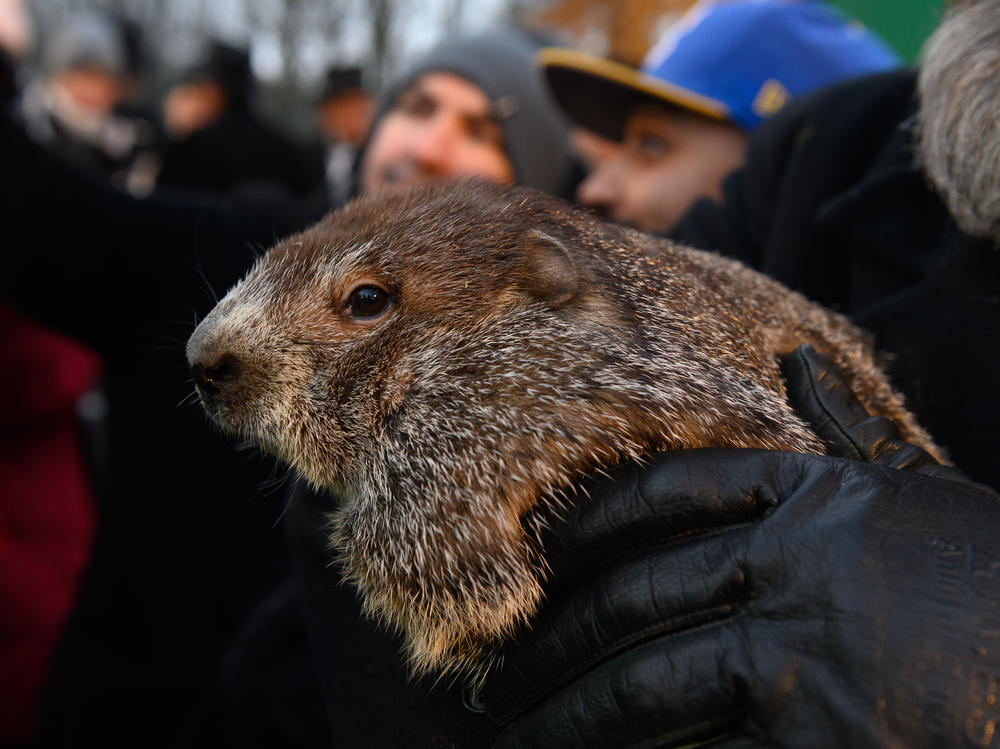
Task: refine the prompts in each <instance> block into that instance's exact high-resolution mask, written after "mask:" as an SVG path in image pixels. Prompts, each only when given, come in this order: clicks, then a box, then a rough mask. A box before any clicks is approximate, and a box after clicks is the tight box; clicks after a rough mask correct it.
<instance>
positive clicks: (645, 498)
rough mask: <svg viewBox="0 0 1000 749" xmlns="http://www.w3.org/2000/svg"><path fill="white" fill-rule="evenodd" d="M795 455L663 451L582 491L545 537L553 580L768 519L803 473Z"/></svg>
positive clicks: (623, 467) (621, 468) (625, 466)
mask: <svg viewBox="0 0 1000 749" xmlns="http://www.w3.org/2000/svg"><path fill="white" fill-rule="evenodd" d="M790 456H791V457H792V458H794V457H795V456H794V455H792V454H790V453H779V452H771V451H764V450H722V449H699V450H683V451H679V452H673V453H662V454H660V455H657V456H654V457H653V458H652V459H651V463H650V465H648V466H640V465H638V464H636V463H634V462H630V463H625V464H622V465H621V466H618V467H616V468H615V469H613V470H612V472H611V473H610V474H609V475H608V476H605V477H602V478H598V479H593V480H590V481H588V482H586V483H584V484H583V485H582V488H583V490H584V491H585V492H586V493H587V494H588V495H589V497H584V498H581V499H580V501H579V502H578V503H577V505H576V507H574V509H573V510H572V511H571V512H570V513H569V514H568V515H567V517H566V518H564V519H563V520H562V521H560V522H559V523H556V524H554V525H553V526H552V528H551V529H550V531H549V532H548V533H547V534H546V536H545V538H544V545H545V553H546V559H547V561H548V563H549V565H550V567H551V569H552V571H553V577H555V578H558V579H560V580H563V581H571V580H573V579H575V578H583V577H587V576H589V575H591V574H592V573H593V570H594V568H595V567H597V566H600V565H603V564H604V563H606V562H607V561H608V560H610V559H613V558H615V557H616V556H619V555H622V554H626V553H630V552H631V551H632V550H634V549H638V548H643V547H645V546H649V545H653V544H663V543H669V542H671V541H673V540H677V539H681V538H687V537H692V536H697V535H700V534H704V533H713V532H717V531H719V530H721V529H724V528H728V527H734V526H740V525H744V524H746V523H750V522H752V521H753V520H756V519H758V518H760V517H762V516H763V515H764V514H765V513H767V512H768V511H769V510H771V509H772V508H773V507H775V506H776V505H777V504H778V502H779V500H780V498H781V496H782V495H783V493H784V492H785V491H786V487H790V486H794V485H795V483H796V482H797V481H798V480H799V478H798V477H799V476H800V474H801V470H800V468H799V467H798V466H797V465H796V464H795V462H794V460H790V459H789V457H790Z"/></svg>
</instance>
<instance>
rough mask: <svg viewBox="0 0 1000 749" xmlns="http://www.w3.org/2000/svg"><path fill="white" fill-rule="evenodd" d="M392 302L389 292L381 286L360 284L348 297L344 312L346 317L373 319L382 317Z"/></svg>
mask: <svg viewBox="0 0 1000 749" xmlns="http://www.w3.org/2000/svg"><path fill="white" fill-rule="evenodd" d="M391 302H392V297H391V296H390V295H389V292H388V291H386V290H385V289H383V288H382V287H381V286H376V285H374V284H365V285H364V286H358V287H357V288H356V289H354V291H352V292H351V293H350V295H349V296H348V297H347V304H346V305H345V307H344V311H343V314H344V315H345V316H346V317H354V318H360V319H368V320H372V319H375V318H378V317H381V315H382V314H383V313H384V312H385V311H386V310H387V309H388V308H389V306H390V305H391Z"/></svg>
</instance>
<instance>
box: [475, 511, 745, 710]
mask: <svg viewBox="0 0 1000 749" xmlns="http://www.w3.org/2000/svg"><path fill="white" fill-rule="evenodd" d="M743 531H745V529H741V530H740V531H734V532H732V533H727V534H723V535H719V536H716V537H713V538H709V539H707V540H701V541H699V542H698V543H697V544H691V543H684V542H681V543H680V544H679V545H675V546H672V547H671V548H669V549H668V550H667V556H666V557H663V556H662V555H661V554H659V553H658V552H657V550H651V551H646V552H643V553H641V554H639V555H637V556H634V557H631V558H628V559H625V560H622V561H620V562H619V563H617V564H615V565H613V566H610V567H609V568H607V569H605V570H603V571H602V572H601V573H599V574H598V575H597V576H596V577H595V578H593V579H591V580H588V581H587V582H586V584H584V585H580V586H576V587H574V588H573V589H571V590H567V591H566V592H565V593H564V594H562V595H558V596H553V597H552V598H551V599H550V602H549V604H548V605H547V606H546V607H545V609H543V611H542V613H541V614H540V615H539V617H538V619H537V620H536V621H535V623H534V626H533V628H532V632H530V633H527V634H526V635H525V636H523V637H520V638H518V640H517V641H513V642H511V643H510V644H508V645H507V646H506V648H505V650H504V653H503V665H502V667H501V668H500V669H498V670H497V672H495V674H494V676H493V678H492V680H491V682H490V684H489V688H488V691H487V700H488V702H489V703H490V704H491V709H492V711H493V712H494V713H496V714H515V713H521V712H524V711H525V710H526V709H527V708H528V706H529V705H531V704H532V703H534V702H536V701H538V700H539V699H541V698H542V696H543V695H545V694H548V693H552V692H554V691H557V690H558V689H560V688H561V687H562V686H563V685H564V684H565V683H567V682H570V681H572V680H574V679H576V678H578V677H579V676H580V675H581V674H583V673H585V672H587V671H589V670H591V669H594V668H596V667H598V666H599V665H600V664H602V663H604V662H606V661H608V660H610V659H612V658H614V657H616V656H617V655H618V654H619V653H622V652H623V651H626V650H628V649H630V648H634V647H636V646H637V645H638V644H640V643H642V642H644V641H647V640H652V639H657V638H662V637H664V636H665V635H668V634H671V633H677V632H682V631H685V630H690V629H694V628H697V627H700V626H704V625H705V624H707V623H709V622H712V621H717V620H720V619H724V618H727V617H729V616H732V615H733V612H734V611H735V610H737V609H738V608H739V607H741V606H742V605H743V603H744V602H745V601H746V600H747V598H748V596H749V595H750V591H749V590H748V579H749V578H748V576H747V574H746V573H745V569H746V564H745V562H743V561H742V559H743V556H742V552H741V551H740V549H741V548H742V547H743V546H744V545H745V544H744V536H745V535H746V534H745V532H743ZM754 577H756V576H754ZM564 590H565V589H564Z"/></svg>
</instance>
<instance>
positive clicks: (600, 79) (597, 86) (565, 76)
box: [536, 47, 729, 141]
mask: <svg viewBox="0 0 1000 749" xmlns="http://www.w3.org/2000/svg"><path fill="white" fill-rule="evenodd" d="M536 61H537V63H538V65H539V67H541V69H542V72H543V73H544V75H545V78H546V80H547V82H548V84H549V89H550V90H551V91H552V94H553V96H554V97H555V99H556V101H557V102H558V103H559V106H561V107H562V108H563V111H565V112H566V114H567V115H568V116H569V118H570V120H572V121H573V122H574V123H575V124H577V125H579V126H580V127H583V128H586V129H587V130H592V131H593V132H595V133H597V134H598V135H601V136H603V137H605V138H610V139H611V140H619V141H620V140H621V139H622V131H623V129H624V125H625V119H626V118H627V117H628V115H629V112H630V111H631V110H632V108H633V107H634V106H635V105H636V104H637V103H640V102H642V101H643V100H646V101H648V100H653V101H655V102H661V103H666V104H670V105H672V106H675V107H680V108H682V109H687V110H690V111H692V112H696V113H697V114H701V115H704V116H706V117H710V118H712V119H715V120H728V119H729V107H727V106H726V105H725V104H724V103H722V102H721V101H718V100H716V99H712V98H710V97H707V96H702V95H701V94H698V93H696V92H694V91H689V90H688V89H685V88H682V87H681V86H675V85H673V84H671V83H668V82H666V81H663V80H660V79H659V78H655V77H653V76H651V75H647V74H645V73H643V72H641V71H639V70H636V69H635V68H632V67H629V66H628V65H623V64H621V63H618V62H613V61H612V60H605V59H604V58H601V57H595V56H593V55H588V54H586V53H584V52H578V51H576V50H573V49H565V48H562V47H545V48H543V49H541V50H539V51H538V53H537V55H536Z"/></svg>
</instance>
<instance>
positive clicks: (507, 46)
mask: <svg viewBox="0 0 1000 749" xmlns="http://www.w3.org/2000/svg"><path fill="white" fill-rule="evenodd" d="M541 46H542V45H541V43H540V42H539V41H536V40H535V39H533V38H532V37H531V36H529V35H528V34H526V33H525V32H523V31H520V30H518V29H513V28H505V29H500V30H495V31H488V32H485V33H482V34H476V35H471V36H457V37H453V38H451V39H447V40H445V41H444V42H442V43H441V44H439V45H438V46H436V47H434V48H433V49H432V50H431V51H430V52H428V54H427V55H426V56H425V57H423V58H421V59H420V60H418V61H417V63H416V65H414V66H413V67H412V68H410V69H409V70H408V71H407V72H406V75H405V76H404V77H403V78H402V79H400V80H398V81H396V83H395V84H393V85H392V86H391V87H390V89H389V90H388V93H387V95H386V96H385V97H384V98H383V100H382V102H381V106H380V107H379V109H378V115H377V116H376V122H377V121H378V119H380V118H381V117H382V115H384V114H385V113H386V112H387V111H388V110H389V109H390V108H391V106H392V105H393V104H394V103H395V101H396V99H397V98H398V97H399V95H400V94H402V93H403V91H404V90H406V88H407V87H408V86H409V85H410V84H412V83H413V82H414V81H415V80H416V79H417V78H419V77H420V76H421V75H424V74H425V73H432V72H446V73H454V74H455V75H457V76H459V77H461V78H464V79H465V80H467V81H469V82H470V83H473V84H475V85H476V86H477V87H479V88H480V89H482V91H483V92H484V93H485V94H486V96H487V97H488V98H489V99H490V102H491V103H492V107H493V114H494V116H495V117H496V120H497V123H498V124H499V125H500V129H501V131H502V132H503V139H504V149H505V151H506V153H507V157H508V158H509V159H510V162H511V165H512V166H513V167H514V174H515V177H516V179H517V182H518V184H520V185H524V186H526V187H534V188H537V189H539V190H544V191H545V192H548V193H550V194H558V193H559V191H560V190H561V189H562V188H564V187H565V186H566V182H567V180H568V179H569V175H570V173H571V169H570V164H571V160H570V150H569V142H568V139H567V135H568V127H569V125H568V121H567V120H566V119H565V116H564V115H563V114H562V112H561V110H560V109H559V108H558V106H557V105H556V103H555V102H554V101H553V99H552V98H551V95H550V94H549V92H548V89H547V87H546V86H545V83H544V81H543V79H542V74H541V71H540V69H539V68H538V67H537V65H536V64H535V54H536V53H537V51H538V50H539V49H540V47H541Z"/></svg>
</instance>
